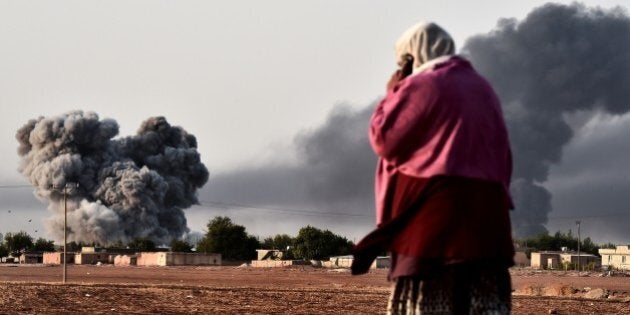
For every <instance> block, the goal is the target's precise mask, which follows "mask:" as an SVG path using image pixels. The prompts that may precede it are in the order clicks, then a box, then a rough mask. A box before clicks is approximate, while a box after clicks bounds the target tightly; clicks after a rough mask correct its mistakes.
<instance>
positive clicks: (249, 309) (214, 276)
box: [0, 265, 630, 314]
mask: <svg viewBox="0 0 630 315" xmlns="http://www.w3.org/2000/svg"><path fill="white" fill-rule="evenodd" d="M68 271H69V273H68V281H69V283H68V284H66V285H63V284H60V283H59V280H60V279H61V268H60V267H59V266H54V267H46V266H41V265H31V266H27V265H19V266H13V267H11V266H7V265H0V290H2V291H1V292H2V293H1V297H0V314H103V313H109V314H116V313H120V314H194V313H197V314H219V313H220V314H225V313H227V314H289V313H290V314H331V313H332V314H378V313H383V311H384V310H385V304H386V299H387V296H388V294H389V284H388V283H387V281H386V271H384V270H378V271H373V272H370V273H369V274H367V275H364V276H359V277H353V276H351V275H350V274H349V273H348V272H347V270H343V269H336V270H328V269H314V268H310V267H302V268H264V269H258V268H243V267H155V268H151V267H113V266H69V269H68ZM512 279H513V286H514V289H515V291H514V300H513V311H514V312H513V313H514V314H549V313H550V311H551V312H552V313H554V314H630V299H629V298H628V297H629V296H630V294H629V293H630V277H601V276H600V275H599V274H596V273H592V274H580V275H578V274H574V273H573V274H572V273H550V272H533V271H528V270H515V271H513V275H512ZM584 288H587V289H586V290H585V289H584ZM598 289H602V290H601V291H602V292H604V293H605V297H602V298H596V299H587V298H585V296H586V295H587V293H588V292H591V291H595V290H598Z"/></svg>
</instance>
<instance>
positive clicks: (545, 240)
mask: <svg viewBox="0 0 630 315" xmlns="http://www.w3.org/2000/svg"><path fill="white" fill-rule="evenodd" d="M516 242H517V243H518V244H519V245H521V246H525V247H527V248H530V249H532V250H534V251H543V250H549V251H559V250H561V249H562V248H563V247H566V248H568V249H570V250H573V251H576V250H577V244H578V239H577V237H574V236H573V235H572V233H571V231H570V230H569V232H568V233H567V234H564V233H562V232H560V231H558V232H556V233H555V234H554V235H553V236H551V235H549V234H546V233H543V234H540V235H536V236H533V237H529V238H526V239H521V240H517V241H516ZM600 248H601V247H600V246H599V245H597V244H595V243H593V241H592V240H591V238H590V237H586V238H584V239H582V240H580V251H581V252H584V253H589V254H593V255H599V249H600Z"/></svg>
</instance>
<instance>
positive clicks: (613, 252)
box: [599, 245, 630, 270]
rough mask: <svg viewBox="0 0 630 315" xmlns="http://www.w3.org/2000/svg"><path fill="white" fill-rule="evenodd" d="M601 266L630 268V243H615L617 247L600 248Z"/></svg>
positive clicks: (621, 268)
mask: <svg viewBox="0 0 630 315" xmlns="http://www.w3.org/2000/svg"><path fill="white" fill-rule="evenodd" d="M599 254H600V255H602V268H612V269H620V270H630V245H617V248H601V249H600V250H599Z"/></svg>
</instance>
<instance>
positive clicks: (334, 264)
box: [322, 255, 390, 269]
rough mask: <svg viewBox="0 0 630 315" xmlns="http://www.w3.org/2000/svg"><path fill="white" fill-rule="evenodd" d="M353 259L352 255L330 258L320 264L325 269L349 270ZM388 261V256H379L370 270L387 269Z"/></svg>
mask: <svg viewBox="0 0 630 315" xmlns="http://www.w3.org/2000/svg"><path fill="white" fill-rule="evenodd" d="M353 260H354V257H353V256H352V255H347V256H334V257H330V259H328V260H327V261H323V262H322V266H323V267H326V268H350V266H352V261H353ZM389 266H390V259H389V256H379V257H376V259H375V260H374V262H373V263H372V266H370V268H371V269H381V268H389Z"/></svg>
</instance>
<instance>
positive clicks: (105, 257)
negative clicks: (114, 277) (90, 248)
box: [74, 252, 111, 265]
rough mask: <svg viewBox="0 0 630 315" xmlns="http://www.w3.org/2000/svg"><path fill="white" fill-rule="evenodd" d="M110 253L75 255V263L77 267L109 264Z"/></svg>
mask: <svg viewBox="0 0 630 315" xmlns="http://www.w3.org/2000/svg"><path fill="white" fill-rule="evenodd" d="M109 256H111V254H109V253H94V252H92V253H83V252H81V253H77V254H75V255H74V263H75V264H77V265H96V264H97V263H102V264H108V263H110V262H109Z"/></svg>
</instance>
